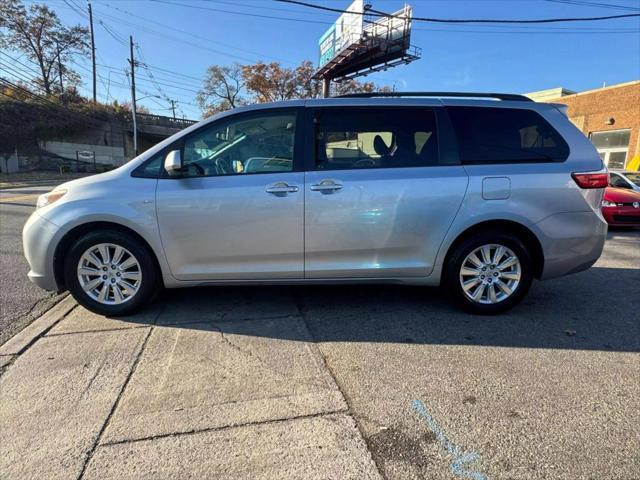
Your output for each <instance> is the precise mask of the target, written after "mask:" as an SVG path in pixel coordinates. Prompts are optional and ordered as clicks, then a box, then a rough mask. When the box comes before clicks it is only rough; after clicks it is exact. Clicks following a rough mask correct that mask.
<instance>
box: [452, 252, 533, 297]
mask: <svg viewBox="0 0 640 480" xmlns="http://www.w3.org/2000/svg"><path fill="white" fill-rule="evenodd" d="M521 275H522V267H521V265H520V259H518V256H517V255H516V254H515V253H514V252H513V250H511V249H509V248H507V247H505V246H504V245H499V244H494V243H491V244H487V245H482V246H481V247H478V248H476V249H475V250H473V251H472V252H471V253H469V255H467V256H466V258H465V259H464V261H463V262H462V266H461V267H460V285H461V286H462V290H463V291H464V293H465V295H466V296H467V298H469V299H470V300H471V301H473V302H475V303H481V304H485V305H487V304H488V305H491V304H496V303H500V302H502V301H504V300H506V299H507V298H509V297H510V296H511V295H513V293H514V292H515V291H516V289H517V288H518V285H519V284H520V278H521Z"/></svg>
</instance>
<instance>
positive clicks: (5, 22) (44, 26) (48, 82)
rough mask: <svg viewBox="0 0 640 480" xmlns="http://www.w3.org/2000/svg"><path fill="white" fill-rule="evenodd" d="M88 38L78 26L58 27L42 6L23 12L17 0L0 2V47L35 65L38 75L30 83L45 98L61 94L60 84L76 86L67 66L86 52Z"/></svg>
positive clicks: (55, 18) (75, 77)
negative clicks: (17, 53) (44, 95)
mask: <svg viewBox="0 0 640 480" xmlns="http://www.w3.org/2000/svg"><path fill="white" fill-rule="evenodd" d="M88 35H89V31H88V29H87V28H85V27H82V26H80V25H75V26H72V27H65V26H64V25H62V23H61V22H60V19H59V18H58V16H57V15H56V13H55V12H54V11H53V10H51V9H49V7H47V6H46V5H40V4H33V5H30V6H29V7H28V9H27V8H26V7H25V6H24V5H23V4H22V2H21V1H20V0H0V47H2V48H6V49H8V50H15V51H19V52H22V53H24V54H25V55H26V56H27V58H29V59H30V60H31V61H33V62H34V63H35V64H37V66H38V70H39V76H38V78H36V79H34V83H35V84H36V85H37V86H38V88H39V89H40V90H41V91H42V92H44V93H45V94H47V95H50V94H52V93H63V92H64V83H66V84H67V85H68V86H74V85H77V84H79V83H80V76H79V75H78V74H77V73H76V72H75V71H74V70H73V69H72V68H71V67H70V66H69V65H70V63H71V62H72V60H73V58H74V57H75V56H78V55H87V54H88V53H89V47H88V43H87V38H88Z"/></svg>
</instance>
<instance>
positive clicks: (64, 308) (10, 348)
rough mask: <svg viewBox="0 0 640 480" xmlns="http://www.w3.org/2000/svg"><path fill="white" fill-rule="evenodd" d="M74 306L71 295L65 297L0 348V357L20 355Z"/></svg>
mask: <svg viewBox="0 0 640 480" xmlns="http://www.w3.org/2000/svg"><path fill="white" fill-rule="evenodd" d="M76 305H77V303H76V301H75V300H74V299H73V297H72V296H71V295H68V296H66V297H65V298H64V299H62V300H61V301H60V302H58V303H56V304H55V305H54V306H53V307H51V308H50V309H49V310H47V311H46V312H45V313H44V314H43V315H41V316H40V317H39V318H37V319H36V320H35V321H33V322H32V323H31V324H30V325H28V326H27V327H25V328H24V329H22V330H21V331H20V332H18V333H17V334H16V335H14V336H13V337H12V338H10V339H9V340H7V341H6V342H5V343H4V344H3V345H2V346H1V347H0V356H8V355H20V354H21V353H22V352H24V351H25V350H26V349H27V348H29V347H30V346H31V345H32V344H33V343H34V342H35V341H36V340H37V339H38V338H40V337H41V336H42V335H43V334H44V333H46V332H47V331H48V330H49V329H50V328H51V327H53V326H54V325H55V324H56V323H58V322H59V321H60V320H62V319H63V318H64V317H66V316H67V314H68V313H69V312H70V311H71V310H73V309H74V308H75V307H76Z"/></svg>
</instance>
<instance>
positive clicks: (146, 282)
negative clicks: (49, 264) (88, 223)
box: [65, 230, 158, 315]
mask: <svg viewBox="0 0 640 480" xmlns="http://www.w3.org/2000/svg"><path fill="white" fill-rule="evenodd" d="M65 282H66V285H67V288H68V289H69V291H70V292H71V294H72V295H73V297H74V298H75V299H76V301H77V302H78V303H80V304H81V305H82V306H84V307H85V308H87V309H89V310H91V311H93V312H96V313H99V314H101V315H125V314H128V313H132V312H133V311H135V310H137V309H138V308H140V307H141V306H143V305H144V304H146V303H147V302H148V301H149V300H150V299H151V298H152V297H153V295H154V293H155V291H156V289H157V285H158V274H157V269H156V265H155V262H154V259H153V257H152V254H151V253H150V252H149V250H148V249H147V248H146V246H145V245H143V244H142V243H141V242H140V241H139V240H138V239H136V238H134V237H133V236H130V235H127V234H126V233H124V232H120V231H116V230H108V231H100V232H92V233H88V234H86V235H84V236H82V237H80V238H79V239H77V240H76V241H75V242H74V244H73V245H72V246H71V248H70V250H69V251H68V254H67V256H66V258H65Z"/></svg>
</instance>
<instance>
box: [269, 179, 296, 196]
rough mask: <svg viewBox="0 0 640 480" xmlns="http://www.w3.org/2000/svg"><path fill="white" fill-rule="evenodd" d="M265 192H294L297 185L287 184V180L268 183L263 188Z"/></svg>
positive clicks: (283, 193)
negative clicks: (265, 187)
mask: <svg viewBox="0 0 640 480" xmlns="http://www.w3.org/2000/svg"><path fill="white" fill-rule="evenodd" d="M265 191H266V192H267V193H273V194H275V195H286V194H287V193H295V192H297V191H298V187H296V186H295V185H289V184H288V183H287V182H278V183H274V184H273V185H270V186H268V187H267V189H266V190H265Z"/></svg>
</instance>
